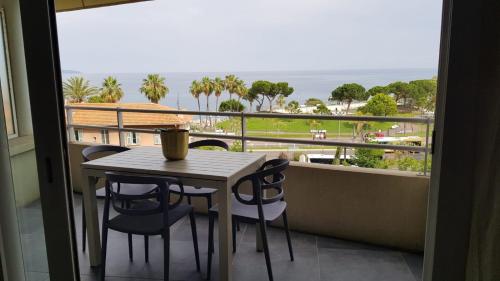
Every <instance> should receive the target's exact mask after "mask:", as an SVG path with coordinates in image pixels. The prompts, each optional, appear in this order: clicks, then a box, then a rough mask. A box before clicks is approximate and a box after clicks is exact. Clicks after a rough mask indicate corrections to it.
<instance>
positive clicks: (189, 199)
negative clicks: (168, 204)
mask: <svg viewBox="0 0 500 281" xmlns="http://www.w3.org/2000/svg"><path fill="white" fill-rule="evenodd" d="M187 201H188V204H189V205H191V196H187Z"/></svg>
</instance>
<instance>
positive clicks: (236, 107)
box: [219, 99, 245, 112]
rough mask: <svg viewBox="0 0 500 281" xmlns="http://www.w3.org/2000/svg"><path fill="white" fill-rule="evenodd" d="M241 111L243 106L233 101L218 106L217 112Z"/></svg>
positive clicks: (243, 108) (226, 101)
mask: <svg viewBox="0 0 500 281" xmlns="http://www.w3.org/2000/svg"><path fill="white" fill-rule="evenodd" d="M243 110H245V106H244V105H243V104H242V103H241V102H239V101H237V100H235V99H230V100H225V101H223V102H221V103H220V106H219V112H243Z"/></svg>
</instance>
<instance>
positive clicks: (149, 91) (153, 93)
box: [140, 74, 169, 103]
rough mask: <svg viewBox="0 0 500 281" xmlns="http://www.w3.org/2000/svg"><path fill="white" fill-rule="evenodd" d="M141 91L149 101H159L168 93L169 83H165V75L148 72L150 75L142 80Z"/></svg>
mask: <svg viewBox="0 0 500 281" xmlns="http://www.w3.org/2000/svg"><path fill="white" fill-rule="evenodd" d="M140 91H141V93H143V94H144V95H145V96H146V97H147V98H148V100H149V101H151V102H152V103H158V102H159V101H160V100H161V99H162V98H164V97H165V96H166V95H167V94H168V92H169V89H168V87H167V85H165V77H162V76H160V74H148V76H147V77H146V78H145V79H143V80H142V86H141V88H140Z"/></svg>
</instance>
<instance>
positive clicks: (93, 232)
mask: <svg viewBox="0 0 500 281" xmlns="http://www.w3.org/2000/svg"><path fill="white" fill-rule="evenodd" d="M95 182H96V181H95V178H94V177H90V176H89V177H87V184H84V185H83V187H82V194H83V202H84V204H85V220H86V222H87V239H88V243H87V245H88V251H89V260H90V266H99V265H100V264H101V237H100V232H99V215H98V212H97V200H96V195H95Z"/></svg>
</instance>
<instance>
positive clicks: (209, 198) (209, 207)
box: [207, 194, 212, 210]
mask: <svg viewBox="0 0 500 281" xmlns="http://www.w3.org/2000/svg"><path fill="white" fill-rule="evenodd" d="M207 206H208V209H209V210H210V209H212V194H210V195H208V196H207Z"/></svg>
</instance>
